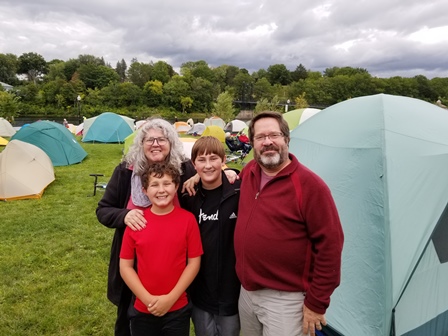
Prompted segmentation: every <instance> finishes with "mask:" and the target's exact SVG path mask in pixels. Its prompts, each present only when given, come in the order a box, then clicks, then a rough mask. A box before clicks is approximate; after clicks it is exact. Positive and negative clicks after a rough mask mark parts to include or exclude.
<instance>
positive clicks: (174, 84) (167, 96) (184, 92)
mask: <svg viewBox="0 0 448 336" xmlns="http://www.w3.org/2000/svg"><path fill="white" fill-rule="evenodd" d="M163 92H164V95H163V97H164V104H165V105H166V106H169V107H172V108H174V109H176V110H177V111H182V106H181V104H180V101H181V97H189V93H190V86H189V85H188V83H187V82H185V80H184V79H183V77H181V76H179V75H174V76H173V77H172V78H171V79H170V81H169V82H168V83H166V84H165V85H163Z"/></svg>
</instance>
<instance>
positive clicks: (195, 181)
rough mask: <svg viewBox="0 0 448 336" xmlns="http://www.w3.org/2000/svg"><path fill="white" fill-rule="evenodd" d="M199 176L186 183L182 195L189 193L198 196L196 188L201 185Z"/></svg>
mask: <svg viewBox="0 0 448 336" xmlns="http://www.w3.org/2000/svg"><path fill="white" fill-rule="evenodd" d="M199 180H200V178H199V175H198V174H196V175H194V176H193V177H190V178H189V179H188V180H186V181H185V182H184V185H183V186H182V193H184V192H187V193H188V195H190V196H193V195H195V194H196V190H195V186H196V185H197V184H198V183H199Z"/></svg>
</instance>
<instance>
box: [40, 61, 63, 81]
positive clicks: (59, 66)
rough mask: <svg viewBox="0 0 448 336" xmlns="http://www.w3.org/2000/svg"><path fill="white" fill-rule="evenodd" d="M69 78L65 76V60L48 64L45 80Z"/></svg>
mask: <svg viewBox="0 0 448 336" xmlns="http://www.w3.org/2000/svg"><path fill="white" fill-rule="evenodd" d="M58 78H60V79H63V80H67V77H65V62H64V61H59V62H52V63H51V64H50V63H49V64H48V74H47V75H46V76H45V81H51V80H56V79H58Z"/></svg>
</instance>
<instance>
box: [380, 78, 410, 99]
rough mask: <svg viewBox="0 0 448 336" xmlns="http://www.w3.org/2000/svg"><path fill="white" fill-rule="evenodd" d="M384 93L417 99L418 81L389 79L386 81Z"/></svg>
mask: <svg viewBox="0 0 448 336" xmlns="http://www.w3.org/2000/svg"><path fill="white" fill-rule="evenodd" d="M384 93H387V94H392V95H397V96H405V97H417V96H418V87H417V81H415V80H414V79H412V78H405V77H400V76H394V77H391V78H388V79H387V80H386V85H385V90H384Z"/></svg>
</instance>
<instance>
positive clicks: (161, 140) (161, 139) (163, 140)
mask: <svg viewBox="0 0 448 336" xmlns="http://www.w3.org/2000/svg"><path fill="white" fill-rule="evenodd" d="M154 141H157V143H158V144H159V146H163V145H166V144H167V143H168V139H167V138H165V137H158V138H147V139H145V143H146V144H147V145H153V144H154Z"/></svg>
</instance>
